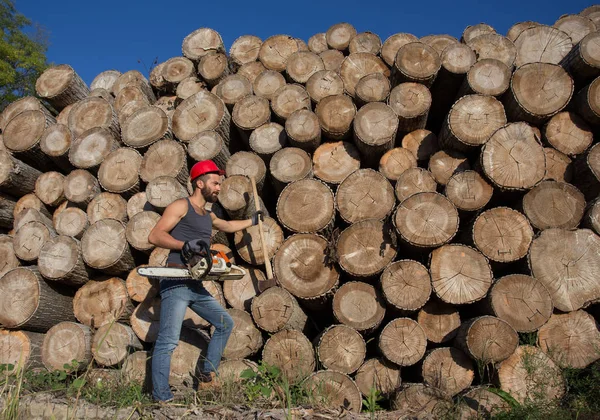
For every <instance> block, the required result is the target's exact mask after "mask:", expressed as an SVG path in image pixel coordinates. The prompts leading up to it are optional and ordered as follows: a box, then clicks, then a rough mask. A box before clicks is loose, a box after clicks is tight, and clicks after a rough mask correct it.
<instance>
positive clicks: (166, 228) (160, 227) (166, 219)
mask: <svg viewBox="0 0 600 420" xmlns="http://www.w3.org/2000/svg"><path fill="white" fill-rule="evenodd" d="M187 206H188V204H187V201H186V200H184V199H181V200H177V201H175V202H174V203H171V204H169V205H168V206H167V208H166V209H165V211H164V213H163V215H162V217H161V218H160V219H159V220H158V223H157V224H156V225H155V226H154V229H152V231H151V232H150V235H148V242H150V243H151V244H153V245H155V246H158V247H160V248H166V249H174V250H180V249H181V248H182V247H183V244H184V242H183V241H180V240H178V239H175V238H173V237H172V236H171V234H170V233H169V232H171V230H173V228H174V227H175V225H177V223H179V221H180V220H181V219H182V218H183V216H185V214H186V213H187V210H188V209H187Z"/></svg>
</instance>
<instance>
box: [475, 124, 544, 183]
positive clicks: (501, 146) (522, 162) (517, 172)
mask: <svg viewBox="0 0 600 420" xmlns="http://www.w3.org/2000/svg"><path fill="white" fill-rule="evenodd" d="M513 149H514V150H515V151H517V150H518V152H517V153H514V154H511V153H510V151H512V150H513ZM480 160H481V166H482V168H483V172H484V174H485V176H486V177H487V178H488V179H489V180H490V181H491V182H492V183H493V184H494V185H495V186H496V187H498V188H500V189H502V190H517V191H523V190H528V189H530V188H532V187H534V186H535V185H537V184H538V183H539V182H540V181H541V180H542V179H543V178H544V175H545V173H546V157H545V154H544V149H543V147H542V145H541V144H540V141H539V139H538V138H537V137H536V134H535V133H534V131H533V129H532V128H531V126H529V125H528V124H527V123H524V122H517V123H510V124H507V125H505V126H504V127H502V128H500V129H498V130H497V131H496V132H495V133H494V134H492V136H491V137H490V139H489V140H488V141H487V142H486V143H485V145H484V146H483V148H482V149H481V155H480Z"/></svg>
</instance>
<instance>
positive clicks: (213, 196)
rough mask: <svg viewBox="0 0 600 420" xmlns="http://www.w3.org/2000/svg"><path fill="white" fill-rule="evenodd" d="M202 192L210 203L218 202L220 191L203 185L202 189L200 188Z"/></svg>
mask: <svg viewBox="0 0 600 420" xmlns="http://www.w3.org/2000/svg"><path fill="white" fill-rule="evenodd" d="M200 192H201V193H202V197H204V199H205V200H206V201H207V202H208V203H216V202H217V199H218V196H219V193H218V192H213V191H211V190H210V188H208V187H203V188H202V189H200Z"/></svg>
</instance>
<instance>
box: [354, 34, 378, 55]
mask: <svg viewBox="0 0 600 420" xmlns="http://www.w3.org/2000/svg"><path fill="white" fill-rule="evenodd" d="M348 51H349V52H350V54H356V53H369V54H375V55H379V52H380V51H381V39H380V38H379V36H378V35H377V34H374V33H373V32H369V31H367V32H361V33H359V34H356V35H355V36H354V37H352V39H351V40H350V44H348Z"/></svg>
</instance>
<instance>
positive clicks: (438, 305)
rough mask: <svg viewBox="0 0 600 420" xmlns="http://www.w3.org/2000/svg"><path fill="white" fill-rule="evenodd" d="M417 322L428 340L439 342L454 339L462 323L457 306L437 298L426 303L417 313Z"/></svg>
mask: <svg viewBox="0 0 600 420" xmlns="http://www.w3.org/2000/svg"><path fill="white" fill-rule="evenodd" d="M417 322H418V323H419V325H420V326H421V328H423V331H425V335H426V336H427V340H428V341H430V342H432V343H438V344H439V343H446V342H448V341H450V340H453V339H454V337H455V336H456V333H457V332H458V328H459V327H460V325H461V322H460V313H459V312H458V309H457V307H456V306H454V305H450V304H448V303H444V302H442V301H440V300H437V299H431V300H430V301H429V302H427V303H426V304H425V306H424V307H423V308H422V309H421V310H420V311H419V314H418V315H417Z"/></svg>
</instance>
